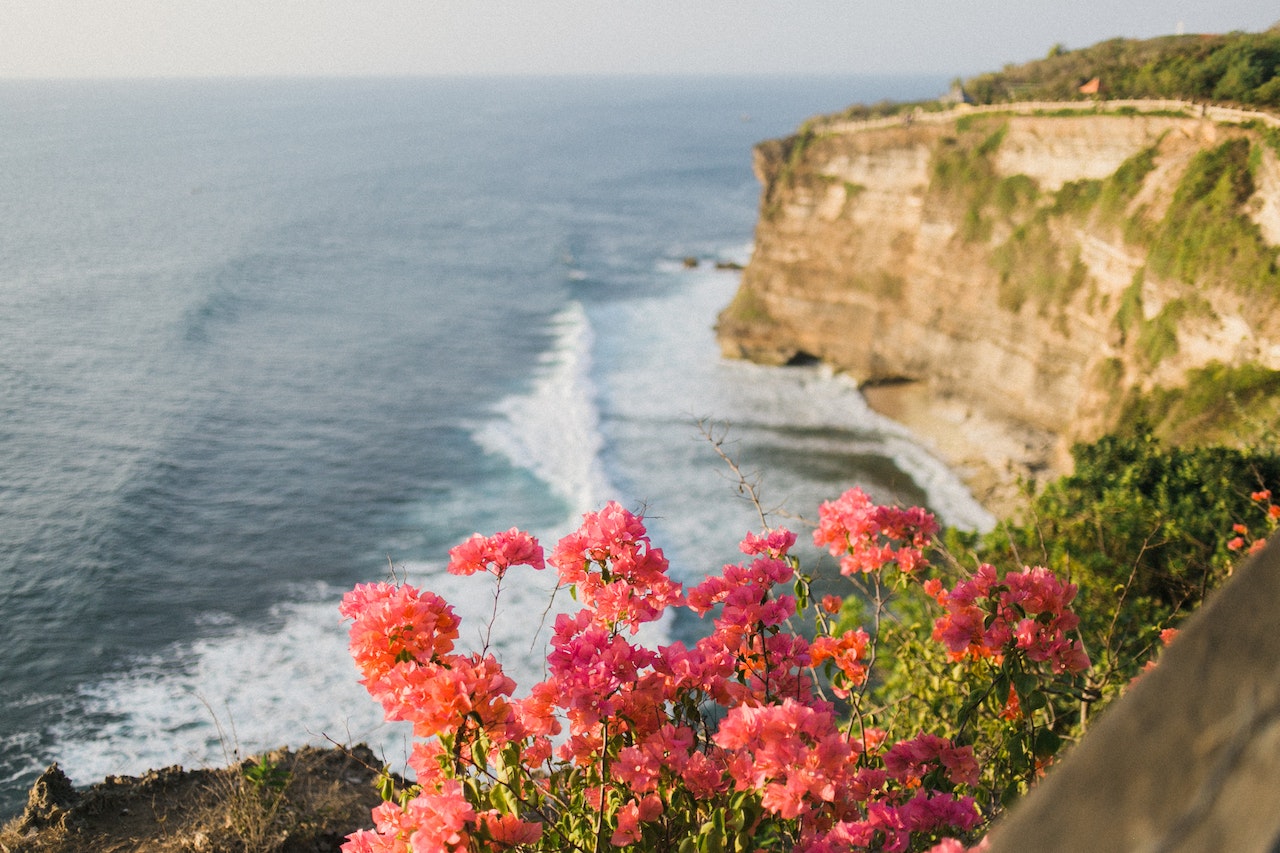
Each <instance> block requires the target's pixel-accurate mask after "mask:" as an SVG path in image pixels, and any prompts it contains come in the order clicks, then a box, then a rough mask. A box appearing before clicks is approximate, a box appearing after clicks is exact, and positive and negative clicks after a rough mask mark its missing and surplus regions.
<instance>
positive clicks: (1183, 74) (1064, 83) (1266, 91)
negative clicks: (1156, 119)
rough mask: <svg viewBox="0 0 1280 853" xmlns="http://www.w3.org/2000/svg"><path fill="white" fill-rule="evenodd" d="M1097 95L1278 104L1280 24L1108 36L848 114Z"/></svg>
mask: <svg viewBox="0 0 1280 853" xmlns="http://www.w3.org/2000/svg"><path fill="white" fill-rule="evenodd" d="M1097 98H1106V99H1133V100H1179V101H1199V102H1205V101H1212V102H1216V103H1228V104H1242V105H1248V106H1251V107H1254V108H1266V109H1280V22H1277V23H1276V25H1274V26H1272V27H1271V28H1270V29H1268V30H1267V31H1265V32H1261V33H1246V32H1232V33H1226V34H1221V35H1170V36H1160V37H1157V38H1152V39H1125V38H1114V39H1109V40H1107V41H1103V42H1099V43H1098V44H1095V45H1092V46H1090V47H1085V48H1080V49H1076V50H1068V49H1066V48H1064V47H1063V46H1062V45H1060V44H1058V45H1054V46H1053V47H1052V48H1051V49H1050V50H1049V52H1048V55H1046V56H1045V57H1044V58H1042V59H1037V60H1033V61H1031V62H1026V63H1022V64H1010V65H1006V66H1005V67H1004V68H1002V69H1001V70H999V71H991V72H987V73H983V74H979V75H977V76H974V77H970V78H968V79H965V80H956V82H955V86H954V87H953V89H952V91H951V93H950V94H949V95H948V96H946V97H944V98H942V99H941V100H940V101H938V102H934V103H930V104H924V103H894V102H887V101H886V102H882V103H879V104H875V105H865V104H855V105H853V106H851V107H849V108H848V109H846V110H845V111H844V112H843V114H842V116H841V117H843V118H847V119H861V118H873V117H877V116H883V115H894V114H898V113H901V112H903V111H906V110H910V109H915V108H918V107H925V108H936V107H942V106H948V105H950V104H952V103H956V102H965V103H971V104H1003V103H1014V102H1018V101H1073V100H1079V101H1087V100H1093V99H1097Z"/></svg>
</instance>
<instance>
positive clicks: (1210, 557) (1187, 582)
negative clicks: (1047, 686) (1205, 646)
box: [978, 431, 1280, 697]
mask: <svg viewBox="0 0 1280 853" xmlns="http://www.w3.org/2000/svg"><path fill="white" fill-rule="evenodd" d="M1072 455H1073V457H1074V460H1075V470H1074V473H1072V474H1071V475H1069V476H1066V477H1063V478H1061V479H1060V480H1057V481H1055V482H1054V483H1052V484H1050V485H1049V486H1048V487H1047V488H1046V489H1045V490H1044V491H1043V492H1042V493H1041V494H1040V495H1039V496H1037V497H1036V498H1034V500H1033V501H1032V503H1031V507H1030V510H1029V511H1028V513H1027V518H1026V520H1025V521H1023V522H1022V523H1016V524H1015V523H1006V524H1005V525H1003V526H1002V527H1001V528H1000V529H999V530H997V531H995V532H994V533H992V534H990V535H988V536H987V537H985V538H984V539H983V540H982V541H981V542H980V543H978V544H979V553H980V554H981V555H982V556H983V558H984V559H990V560H993V561H1002V560H1009V559H1017V560H1027V561H1034V562H1036V563H1041V564H1043V565H1045V566H1047V567H1049V568H1051V569H1053V570H1054V571H1055V572H1058V573H1059V574H1062V575H1065V576H1067V577H1070V578H1071V579H1072V581H1074V582H1075V583H1077V584H1079V586H1080V589H1081V601H1080V603H1079V605H1078V607H1077V612H1079V613H1080V616H1081V626H1080V629H1081V632H1082V635H1083V636H1084V637H1086V638H1088V641H1087V643H1086V646H1087V649H1088V652H1089V654H1090V657H1091V658H1093V660H1094V663H1095V667H1094V669H1093V670H1092V671H1091V672H1090V675H1089V679H1088V686H1089V689H1090V690H1091V691H1092V692H1094V693H1095V694H1096V695H1098V696H1100V697H1101V696H1106V695H1108V694H1109V693H1110V692H1113V691H1114V689H1115V686H1116V685H1118V684H1123V683H1124V682H1125V680H1126V679H1127V678H1128V677H1130V676H1132V675H1133V674H1136V672H1137V668H1138V666H1139V664H1140V663H1141V662H1142V660H1143V659H1144V657H1145V656H1146V655H1147V654H1149V653H1150V651H1151V649H1152V648H1153V647H1154V645H1155V642H1156V640H1157V634H1158V631H1159V630H1160V629H1163V628H1166V627H1169V626H1171V625H1172V624H1173V623H1174V622H1175V621H1177V620H1178V619H1179V618H1181V616H1183V615H1184V614H1186V613H1187V612H1189V611H1190V610H1192V609H1194V608H1195V607H1196V606H1197V605H1198V604H1199V602H1200V601H1201V600H1202V598H1203V597H1204V595H1205V593H1206V591H1208V590H1209V589H1211V588H1212V587H1214V586H1215V585H1216V584H1218V583H1219V582H1220V581H1221V580H1222V579H1223V578H1225V577H1226V576H1227V575H1228V574H1229V573H1230V570H1231V566H1232V562H1233V559H1234V555H1233V553H1232V551H1231V550H1230V549H1229V548H1228V547H1227V543H1226V542H1225V541H1224V532H1225V531H1227V530H1229V529H1230V528H1231V526H1232V525H1233V524H1234V523H1239V522H1241V521H1242V520H1244V519H1248V518H1250V517H1251V516H1253V515H1254V514H1256V512H1257V507H1256V506H1255V505H1254V501H1253V500H1252V498H1251V494H1252V493H1253V492H1256V491H1258V490H1266V489H1273V488H1276V487H1278V486H1280V456H1277V455H1276V454H1275V453H1274V452H1269V451H1268V452H1261V451H1246V450H1239V449H1235V448H1229V447H1224V446H1206V447H1174V446H1166V445H1164V444H1163V443H1162V442H1160V441H1159V440H1158V439H1156V438H1154V437H1153V436H1151V435H1150V434H1149V433H1144V432H1141V431H1139V432H1135V433H1134V434H1132V435H1129V436H1107V437H1104V438H1102V439H1100V440H1098V441H1097V442H1094V443H1092V444H1085V445H1078V446H1076V447H1075V448H1074V449H1073V454H1072Z"/></svg>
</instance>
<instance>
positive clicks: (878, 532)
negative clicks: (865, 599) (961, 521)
mask: <svg viewBox="0 0 1280 853" xmlns="http://www.w3.org/2000/svg"><path fill="white" fill-rule="evenodd" d="M937 532H938V524H937V522H936V521H935V520H934V518H933V516H932V515H930V514H929V513H927V512H925V511H924V510H923V509H920V508H919V507H911V508H910V509H901V508H898V507H889V506H877V505H876V504H873V503H872V502H871V498H869V497H867V495H866V493H865V492H863V491H862V490H861V489H859V488H852V489H850V490H849V491H847V492H845V493H844V494H843V495H841V496H840V497H839V498H837V499H836V500H834V501H827V502H826V503H824V504H822V506H820V507H819V508H818V527H817V529H816V530H814V532H813V544H815V545H817V546H818V547H820V548H821V547H824V546H825V547H826V548H827V550H828V551H830V553H831V555H832V556H835V557H840V572H841V574H844V575H851V574H855V573H858V572H875V571H879V570H880V569H882V568H884V567H885V566H886V565H888V564H889V563H896V564H897V566H898V569H899V570H900V571H901V572H903V573H904V574H911V573H913V572H914V571H915V570H916V569H918V568H919V567H921V566H923V565H925V564H926V560H925V559H924V554H923V551H924V549H925V548H927V547H928V546H929V544H930V542H932V541H933V534H935V533H937Z"/></svg>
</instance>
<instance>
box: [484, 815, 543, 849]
mask: <svg viewBox="0 0 1280 853" xmlns="http://www.w3.org/2000/svg"><path fill="white" fill-rule="evenodd" d="M477 823H478V825H479V827H480V828H481V829H482V830H483V832H484V834H486V835H487V836H488V837H489V842H490V844H491V845H493V846H492V847H491V848H490V849H493V850H505V849H506V848H508V847H519V846H520V845H521V844H537V843H538V841H539V839H541V838H542V824H541V823H536V822H532V821H525V820H521V819H520V818H519V816H517V815H513V814H501V813H499V812H498V811H496V810H494V809H490V810H489V811H487V812H485V813H484V814H482V815H480V817H479V820H478V821H477Z"/></svg>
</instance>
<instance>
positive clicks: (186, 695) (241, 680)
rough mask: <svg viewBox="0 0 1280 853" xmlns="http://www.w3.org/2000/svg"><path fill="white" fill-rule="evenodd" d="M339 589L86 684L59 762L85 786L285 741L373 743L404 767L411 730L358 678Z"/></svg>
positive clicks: (222, 759) (59, 732) (221, 761)
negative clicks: (390, 718) (80, 712)
mask: <svg viewBox="0 0 1280 853" xmlns="http://www.w3.org/2000/svg"><path fill="white" fill-rule="evenodd" d="M339 595H340V593H339V592H338V591H336V590H332V589H322V590H318V591H313V592H312V593H311V595H310V596H309V599H310V600H307V601H304V602H301V603H291V604H285V605H280V606H278V607H276V608H275V609H274V610H273V612H272V614H271V617H270V619H269V620H268V622H269V624H265V625H262V626H254V625H239V626H237V627H235V628H233V629H232V630H231V631H230V632H229V633H228V634H225V635H222V636H216V637H209V638H204V639H200V640H197V641H195V642H194V643H190V644H181V645H177V646H174V647H171V648H169V649H166V650H163V651H162V652H159V653H158V654H156V655H155V656H154V657H152V658H150V659H147V660H142V661H138V662H137V664H136V665H135V666H134V667H132V668H131V669H129V671H127V672H124V673H121V674H118V675H114V676H111V677H108V678H106V679H103V680H102V681H99V682H97V683H95V684H92V685H90V686H88V687H86V688H84V690H83V691H82V696H81V699H82V707H83V709H84V717H83V718H82V720H83V721H74V722H67V723H61V724H59V725H58V726H57V727H56V728H55V731H54V735H55V740H56V744H57V745H56V754H55V756H54V757H55V758H56V760H58V761H59V762H60V763H61V764H62V766H63V768H64V769H65V770H66V771H67V772H68V773H69V774H70V775H71V777H72V779H73V780H74V781H75V782H77V783H79V784H89V783H91V782H94V781H97V780H99V779H101V778H103V777H104V776H107V775H112V774H115V775H138V774H141V773H143V772H145V771H146V770H148V769H150V768H153V767H164V766H168V765H171V764H174V763H175V762H180V763H182V764H183V765H184V766H187V767H216V766H223V765H225V764H226V763H227V762H228V760H233V759H235V758H237V757H247V756H248V755H251V754H254V753H256V752H261V751H263V750H268V749H273V748H275V747H278V746H281V745H286V744H287V745H292V746H299V745H302V744H303V743H311V744H317V745H325V744H327V743H328V742H329V740H332V741H336V742H338V743H342V744H355V743H362V742H363V743H369V744H370V745H372V746H373V747H374V748H375V750H376V751H381V752H382V753H383V755H384V756H385V757H386V759H387V760H389V761H393V762H403V759H404V757H405V755H406V754H407V749H406V746H405V745H406V744H407V742H408V738H409V734H410V732H409V729H408V727H407V726H406V725H404V724H388V723H386V722H384V721H383V719H382V708H381V706H379V705H378V704H377V703H375V702H374V701H373V700H372V699H371V698H370V697H369V694H368V693H366V692H365V690H364V688H363V687H362V686H361V685H360V684H359V683H357V679H358V677H359V676H358V674H357V672H356V668H355V664H354V663H353V662H352V660H351V657H350V655H349V654H348V653H347V632H346V629H345V627H344V626H343V625H342V624H341V623H340V621H339V620H340V617H339V615H338V607H337V606H338V597H339Z"/></svg>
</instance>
